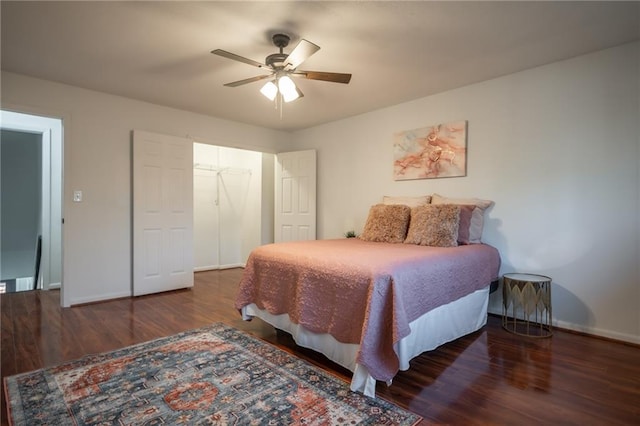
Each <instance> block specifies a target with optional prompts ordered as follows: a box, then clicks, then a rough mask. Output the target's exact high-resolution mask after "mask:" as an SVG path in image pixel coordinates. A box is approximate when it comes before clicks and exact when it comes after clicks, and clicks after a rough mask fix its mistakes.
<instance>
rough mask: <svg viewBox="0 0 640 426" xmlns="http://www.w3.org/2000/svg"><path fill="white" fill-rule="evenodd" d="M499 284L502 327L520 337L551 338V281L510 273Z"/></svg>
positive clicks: (542, 276) (539, 277)
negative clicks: (500, 287) (500, 284)
mask: <svg viewBox="0 0 640 426" xmlns="http://www.w3.org/2000/svg"><path fill="white" fill-rule="evenodd" d="M502 280H503V281H502V327H503V328H504V329H505V330H507V331H509V332H511V333H514V334H518V335H520V336H527V337H551V335H552V334H553V331H552V330H551V278H549V277H547V276H545V275H537V274H520V273H510V274H504V275H503V276H502Z"/></svg>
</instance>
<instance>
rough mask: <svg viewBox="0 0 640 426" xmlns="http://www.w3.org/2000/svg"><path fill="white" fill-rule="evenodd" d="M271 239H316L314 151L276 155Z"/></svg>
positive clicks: (276, 240)
mask: <svg viewBox="0 0 640 426" xmlns="http://www.w3.org/2000/svg"><path fill="white" fill-rule="evenodd" d="M275 183H276V187H275V191H274V192H275V199H276V213H275V235H274V240H275V242H284V241H295V240H315V239H316V151H315V150H309V151H295V152H285V153H280V154H278V155H277V156H276V171H275Z"/></svg>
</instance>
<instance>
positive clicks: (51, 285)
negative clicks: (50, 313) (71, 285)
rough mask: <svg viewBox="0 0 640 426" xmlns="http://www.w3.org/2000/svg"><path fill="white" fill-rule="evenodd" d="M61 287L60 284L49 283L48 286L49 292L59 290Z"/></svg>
mask: <svg viewBox="0 0 640 426" xmlns="http://www.w3.org/2000/svg"><path fill="white" fill-rule="evenodd" d="M61 286H62V284H61V283H50V284H49V290H55V289H60V287H61Z"/></svg>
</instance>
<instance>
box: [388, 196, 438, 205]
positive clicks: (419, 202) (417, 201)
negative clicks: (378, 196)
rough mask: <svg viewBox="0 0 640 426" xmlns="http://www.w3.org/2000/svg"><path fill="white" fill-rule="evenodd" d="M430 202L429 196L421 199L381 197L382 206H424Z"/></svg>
mask: <svg viewBox="0 0 640 426" xmlns="http://www.w3.org/2000/svg"><path fill="white" fill-rule="evenodd" d="M430 202H431V195H423V196H421V197H392V196H389V195H385V196H384V197H382V204H404V205H405V206H409V207H412V208H413V207H418V206H426V205H427V204H429V203H430Z"/></svg>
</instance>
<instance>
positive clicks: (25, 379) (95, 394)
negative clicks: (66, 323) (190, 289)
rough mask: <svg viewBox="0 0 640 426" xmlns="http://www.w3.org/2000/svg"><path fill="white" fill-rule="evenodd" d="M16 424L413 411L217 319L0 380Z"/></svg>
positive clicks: (366, 416)
mask: <svg viewBox="0 0 640 426" xmlns="http://www.w3.org/2000/svg"><path fill="white" fill-rule="evenodd" d="M5 390H6V391H7V392H6V393H5V395H7V404H8V408H9V413H10V414H9V417H10V418H11V420H12V421H13V424H14V425H29V426H32V425H44V424H49V425H66V424H73V425H98V424H100V425H104V424H117V425H142V424H144V425H159V424H172V425H173V424H189V425H193V424H207V425H208V424H215V425H227V424H234V425H295V424H299V425H302V424H304V425H356V424H362V425H374V424H375V425H392V424H393V425H413V424H416V423H417V422H418V421H420V417H419V416H417V415H414V414H412V413H409V412H407V411H405V410H402V409H400V408H399V407H396V406H395V405H393V404H390V403H388V402H386V401H383V400H380V399H372V398H368V397H365V396H363V395H361V394H357V393H354V392H351V391H350V390H349V385H348V384H347V383H346V382H344V381H342V380H340V379H338V378H336V377H334V376H332V375H330V374H327V373H325V372H324V371H322V370H320V369H318V368H316V367H314V366H312V365H310V364H309V363H307V362H305V361H303V360H301V359H299V358H296V357H294V356H292V355H290V354H288V353H286V352H284V351H282V350H280V349H278V348H276V347H274V346H272V345H270V344H268V343H265V342H263V341H261V340H258V339H256V338H253V337H251V336H249V335H247V334H245V333H242V332H240V331H238V330H235V329H233V328H229V327H227V326H225V325H222V324H214V325H212V326H208V327H203V328H200V329H197V330H192V331H187V332H184V333H180V334H177V335H175V336H171V337H167V338H162V339H157V340H153V341H151V342H147V343H142V344H138V345H135V346H130V347H128V348H124V349H121V350H117V351H114V352H108V353H104V354H99V355H92V356H88V357H85V358H82V359H80V360H77V361H71V362H68V363H65V364H62V365H59V366H56V367H52V368H45V369H42V370H38V371H33V372H29V373H24V374H19V375H16V376H11V377H8V378H6V379H5Z"/></svg>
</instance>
